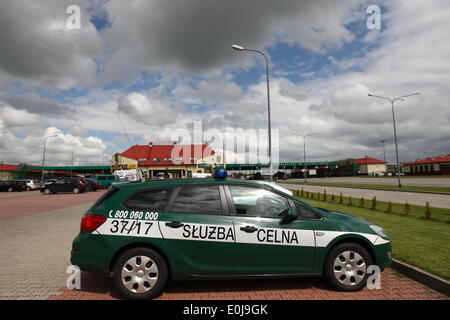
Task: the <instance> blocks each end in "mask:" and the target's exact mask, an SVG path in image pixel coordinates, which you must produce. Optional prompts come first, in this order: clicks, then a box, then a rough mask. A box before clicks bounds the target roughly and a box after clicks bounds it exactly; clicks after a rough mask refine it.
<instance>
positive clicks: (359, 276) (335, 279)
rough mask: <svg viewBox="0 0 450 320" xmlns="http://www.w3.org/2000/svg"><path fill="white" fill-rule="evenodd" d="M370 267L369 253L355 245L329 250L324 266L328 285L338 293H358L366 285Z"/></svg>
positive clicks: (339, 246)
mask: <svg viewBox="0 0 450 320" xmlns="http://www.w3.org/2000/svg"><path fill="white" fill-rule="evenodd" d="M370 265H372V257H371V256H370V254H369V252H367V250H366V249H365V248H364V247H362V246H361V245H359V244H357V243H351V242H347V243H342V244H339V245H337V246H336V247H334V248H333V249H331V251H330V252H329V253H328V256H327V258H326V261H325V265H324V275H325V277H326V279H327V280H328V282H329V284H330V285H331V286H332V287H334V288H335V289H337V290H340V291H359V290H361V289H363V288H364V287H365V285H366V282H367V278H368V277H369V274H368V273H367V268H368V267H369V266H370Z"/></svg>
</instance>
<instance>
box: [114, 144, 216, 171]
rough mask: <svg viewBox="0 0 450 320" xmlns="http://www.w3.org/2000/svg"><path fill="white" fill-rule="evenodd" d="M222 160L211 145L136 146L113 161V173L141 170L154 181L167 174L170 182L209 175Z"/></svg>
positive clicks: (117, 154)
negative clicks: (211, 169)
mask: <svg viewBox="0 0 450 320" xmlns="http://www.w3.org/2000/svg"><path fill="white" fill-rule="evenodd" d="M221 161H222V158H221V157H220V156H218V155H217V154H216V152H215V151H214V150H212V148H211V147H210V146H209V145H207V144H194V145H178V144H176V143H173V144H169V145H154V144H153V143H152V142H149V144H148V145H134V146H132V147H130V148H128V149H127V150H125V151H124V152H121V153H116V154H115V155H114V156H113V159H112V165H113V169H116V170H117V169H121V168H122V169H137V168H139V169H140V170H141V171H142V172H143V174H144V176H146V177H147V178H153V177H156V176H158V174H159V175H161V174H164V175H165V176H166V177H169V178H182V177H186V176H190V175H191V174H192V173H202V174H203V173H205V172H206V171H208V170H207V169H209V168H211V167H213V166H214V164H215V163H221Z"/></svg>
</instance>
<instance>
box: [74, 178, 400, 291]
mask: <svg viewBox="0 0 450 320" xmlns="http://www.w3.org/2000/svg"><path fill="white" fill-rule="evenodd" d="M71 263H72V264H73V265H76V266H78V267H79V268H80V269H81V270H83V271H90V272H100V273H106V274H109V275H111V276H112V277H113V281H114V284H115V286H116V288H117V290H118V291H119V293H120V294H121V295H123V296H124V297H126V298H131V299H148V298H153V297H155V296H157V295H159V294H160V293H161V291H162V290H163V289H164V287H165V285H166V283H167V281H168V280H169V279H173V280H184V279H186V280H187V279H238V278H258V277H296V276H318V275H324V276H325V278H326V279H327V280H328V281H329V283H330V284H331V285H332V286H333V287H334V288H337V289H339V290H344V291H356V290H360V289H362V288H363V287H364V286H365V285H366V281H367V278H368V277H369V275H370V274H369V272H367V269H368V267H369V266H371V265H377V266H379V267H380V269H383V268H384V267H385V266H387V265H389V264H390V263H391V242H390V240H389V239H388V237H387V236H386V235H385V234H384V233H383V229H382V228H381V227H379V226H377V225H374V224H372V223H370V222H368V221H366V220H363V219H359V218H356V217H352V216H349V215H346V214H343V213H339V212H332V211H326V210H323V209H319V208H315V207H312V206H310V205H308V204H307V203H304V202H302V201H300V200H299V199H297V198H295V197H293V196H292V193H291V192H290V191H289V190H287V189H284V188H282V187H280V186H277V185H275V184H270V183H264V182H258V181H240V180H229V179H222V180H220V179H183V180H160V181H152V182H139V183H129V184H123V185H122V184H118V185H115V186H113V187H112V188H111V189H110V190H108V191H107V192H106V193H105V194H104V195H103V196H102V197H101V198H100V199H99V200H98V201H97V202H96V203H95V204H94V205H93V206H92V207H91V208H90V209H89V210H88V211H87V213H86V214H85V215H84V216H83V217H82V220H81V230H80V233H79V235H78V236H77V237H76V238H75V240H74V241H73V246H72V252H71Z"/></svg>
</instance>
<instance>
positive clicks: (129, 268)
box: [113, 248, 169, 300]
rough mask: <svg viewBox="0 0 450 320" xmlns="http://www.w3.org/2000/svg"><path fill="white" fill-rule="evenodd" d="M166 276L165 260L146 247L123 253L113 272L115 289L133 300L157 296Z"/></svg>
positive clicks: (167, 273)
mask: <svg viewBox="0 0 450 320" xmlns="http://www.w3.org/2000/svg"><path fill="white" fill-rule="evenodd" d="M168 278H169V269H168V267H167V263H166V261H165V260H164V258H163V257H161V255H159V254H158V253H157V252H155V251H154V250H151V249H148V248H133V249H130V250H128V251H126V252H125V253H123V254H122V255H121V256H120V257H119V259H118V260H117V262H116V264H115V267H114V272H113V279H114V285H115V287H116V289H117V290H118V291H119V293H120V294H121V295H122V296H123V297H125V298H128V299H133V300H144V299H152V298H155V297H157V296H158V295H159V294H160V293H161V292H162V291H163V289H164V287H165V285H166V283H167V280H168Z"/></svg>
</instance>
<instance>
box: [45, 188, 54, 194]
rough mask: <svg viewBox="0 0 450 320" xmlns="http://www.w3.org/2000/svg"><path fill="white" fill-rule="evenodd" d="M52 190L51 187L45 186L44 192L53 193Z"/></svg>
mask: <svg viewBox="0 0 450 320" xmlns="http://www.w3.org/2000/svg"><path fill="white" fill-rule="evenodd" d="M51 193H52V190H50V188H45V189H44V194H51Z"/></svg>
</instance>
